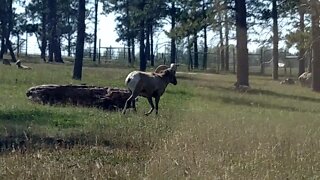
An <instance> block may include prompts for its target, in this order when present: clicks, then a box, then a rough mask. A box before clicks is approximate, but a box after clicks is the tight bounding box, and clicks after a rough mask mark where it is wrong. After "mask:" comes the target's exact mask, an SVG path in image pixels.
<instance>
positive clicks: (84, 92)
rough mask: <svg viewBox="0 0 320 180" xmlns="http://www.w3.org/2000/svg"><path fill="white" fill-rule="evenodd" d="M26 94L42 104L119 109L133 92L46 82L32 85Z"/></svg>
mask: <svg viewBox="0 0 320 180" xmlns="http://www.w3.org/2000/svg"><path fill="white" fill-rule="evenodd" d="M26 95H27V97H28V98H29V99H30V100H31V101H34V102H37V103H41V104H50V105H53V104H66V105H75V106H87V107H96V108H101V109H104V110H117V109H122V108H123V107H124V105H125V103H126V100H127V99H128V98H129V96H130V95H131V94H130V91H129V90H126V89H119V88H109V87H97V86H87V85H56V84H46V85H40V86H35V87H31V88H30V89H28V90H27V93H26Z"/></svg>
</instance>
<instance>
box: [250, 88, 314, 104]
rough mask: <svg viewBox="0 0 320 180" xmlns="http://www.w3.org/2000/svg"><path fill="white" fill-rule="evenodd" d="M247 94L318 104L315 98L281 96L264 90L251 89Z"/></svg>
mask: <svg viewBox="0 0 320 180" xmlns="http://www.w3.org/2000/svg"><path fill="white" fill-rule="evenodd" d="M247 93H248V94H262V95H269V96H275V97H279V98H288V99H294V100H299V101H310V102H316V103H319V102H320V99H317V98H312V97H307V96H297V95H289V94H283V93H278V92H274V91H269V90H264V89H251V90H249V91H247Z"/></svg>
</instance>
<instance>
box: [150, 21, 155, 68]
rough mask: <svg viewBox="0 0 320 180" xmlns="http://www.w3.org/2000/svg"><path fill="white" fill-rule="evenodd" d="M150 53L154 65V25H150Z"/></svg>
mask: <svg viewBox="0 0 320 180" xmlns="http://www.w3.org/2000/svg"><path fill="white" fill-rule="evenodd" d="M150 33H151V34H150V55H151V57H150V58H151V59H150V61H151V66H152V67H154V52H153V26H152V25H151V26H150Z"/></svg>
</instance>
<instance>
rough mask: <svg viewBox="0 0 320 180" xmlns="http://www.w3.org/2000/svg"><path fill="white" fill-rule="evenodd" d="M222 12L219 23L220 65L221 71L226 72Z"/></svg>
mask: <svg viewBox="0 0 320 180" xmlns="http://www.w3.org/2000/svg"><path fill="white" fill-rule="evenodd" d="M221 13H222V12H221V10H219V12H218V21H219V24H220V26H219V37H220V47H219V56H220V65H221V70H222V71H224V70H225V61H224V43H223V33H222V30H223V29H222V17H221V16H222V15H221Z"/></svg>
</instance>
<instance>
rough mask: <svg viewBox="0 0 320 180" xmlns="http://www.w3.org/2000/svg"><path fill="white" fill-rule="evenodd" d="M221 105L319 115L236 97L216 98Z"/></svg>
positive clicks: (305, 110)
mask: <svg viewBox="0 0 320 180" xmlns="http://www.w3.org/2000/svg"><path fill="white" fill-rule="evenodd" d="M218 99H220V100H221V101H222V102H223V103H225V104H233V105H242V106H248V107H254V108H264V109H275V110H285V111H292V112H307V113H319V112H318V111H313V110H308V109H300V108H296V107H290V106H282V105H279V104H269V103H266V102H258V101H252V100H248V99H244V98H237V97H223V96H220V97H218Z"/></svg>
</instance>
